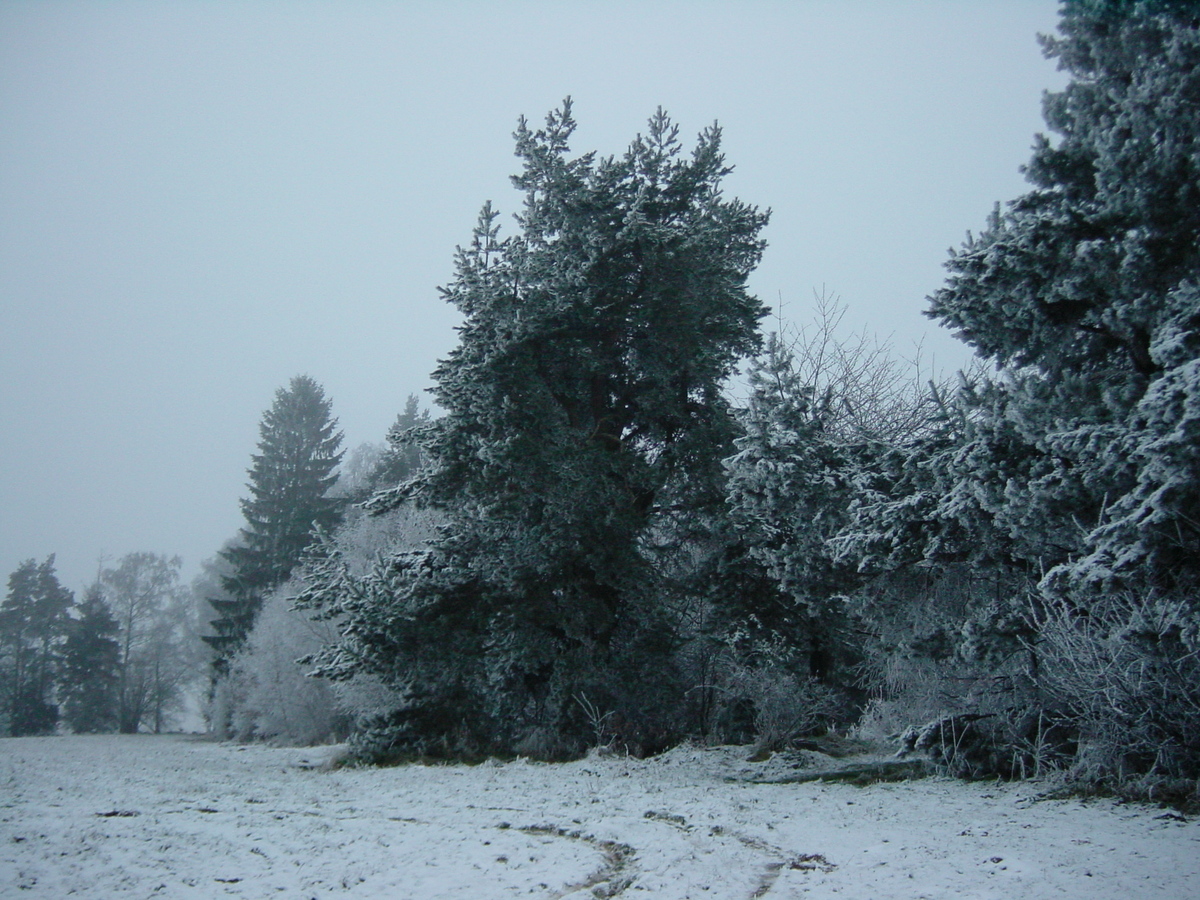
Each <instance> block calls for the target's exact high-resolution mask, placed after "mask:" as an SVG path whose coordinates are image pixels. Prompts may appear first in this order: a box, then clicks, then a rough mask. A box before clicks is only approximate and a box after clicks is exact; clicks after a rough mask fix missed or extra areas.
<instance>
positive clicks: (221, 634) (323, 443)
mask: <svg viewBox="0 0 1200 900" xmlns="http://www.w3.org/2000/svg"><path fill="white" fill-rule="evenodd" d="M331 407H332V404H331V403H330V401H329V400H328V399H327V398H326V396H325V392H324V390H323V389H322V388H321V386H320V385H319V384H317V382H316V381H314V380H313V379H312V378H309V377H308V376H307V375H298V376H296V377H295V378H293V379H292V380H291V383H290V384H289V385H288V387H287V388H280V389H279V390H278V391H276V392H275V402H274V403H273V404H272V405H271V408H270V409H268V410H267V411H266V412H265V413H263V418H262V422H261V423H260V425H259V434H260V440H259V443H258V453H256V454H254V456H253V465H252V466H251V468H250V470H249V474H250V481H249V483H248V484H247V487H248V488H249V490H250V496H249V497H248V498H246V499H244V500H242V513H243V514H244V515H245V518H246V526H245V527H244V528H243V529H242V530H241V532H240V535H239V539H238V541H237V542H236V543H235V544H234V545H233V546H231V547H229V548H227V549H225V550H222V551H221V556H222V557H223V558H224V559H225V560H226V561H228V562H229V563H230V565H231V566H232V567H233V574H232V575H229V576H227V577H225V578H224V579H223V582H224V587H225V590H226V592H227V594H228V596H227V597H223V598H213V599H212V600H211V604H212V607H213V609H214V610H216V612H217V613H218V616H217V618H216V619H214V620H213V621H212V627H213V630H214V632H215V633H214V634H212V635H208V636H205V638H204V640H205V641H206V642H207V643H208V644H209V646H210V647H212V649H213V651H214V653H215V657H214V671H215V673H216V674H218V675H220V674H221V673H223V672H224V671H225V669H226V666H227V663H228V660H229V658H230V657H231V656H232V655H233V654H234V653H235V652H236V651H237V650H238V649H239V648H240V646H241V645H242V643H243V642H244V641H245V639H246V636H247V635H248V634H249V632H250V629H251V628H252V627H253V624H254V618H255V616H256V615H257V614H258V610H259V608H260V607H261V606H262V603H263V600H264V598H265V597H266V596H267V595H268V594H270V593H271V592H272V591H273V590H275V588H277V587H279V586H280V585H281V584H283V583H284V582H285V581H287V579H288V576H289V575H290V574H291V572H292V569H293V568H294V567H295V566H296V564H297V563H298V562H299V561H300V559H301V556H302V555H303V553H304V550H305V548H306V547H307V546H308V545H309V544H310V543H311V541H312V538H313V534H314V531H315V530H318V529H323V530H329V529H332V528H333V527H334V526H335V525H336V524H337V523H338V522H339V521H340V520H341V516H342V509H343V507H344V505H345V499H344V498H339V497H336V496H332V495H331V493H330V492H331V490H332V488H333V487H334V485H335V484H336V483H337V474H336V472H335V470H336V469H337V466H338V463H339V462H340V461H341V458H342V452H341V451H340V450H339V447H340V446H341V443H342V433H341V432H340V431H336V428H337V420H336V419H335V418H333V416H332V414H331Z"/></svg>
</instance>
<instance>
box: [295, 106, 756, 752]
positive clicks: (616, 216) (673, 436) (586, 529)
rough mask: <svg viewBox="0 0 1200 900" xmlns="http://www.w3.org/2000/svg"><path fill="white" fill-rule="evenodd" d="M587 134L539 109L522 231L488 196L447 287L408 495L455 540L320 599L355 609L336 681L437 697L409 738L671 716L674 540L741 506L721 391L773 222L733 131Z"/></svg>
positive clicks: (557, 738) (748, 328)
mask: <svg viewBox="0 0 1200 900" xmlns="http://www.w3.org/2000/svg"><path fill="white" fill-rule="evenodd" d="M574 129H575V122H574V120H573V118H572V116H571V106H570V102H569V101H567V102H566V103H564V104H563V106H562V108H561V109H559V110H557V111H555V112H553V113H551V114H550V115H549V116H548V117H547V119H546V126H545V128H543V129H536V130H535V129H533V128H530V127H529V126H528V125H527V124H526V123H525V121H524V120H522V121H521V123H520V125H519V127H518V129H517V132H516V135H515V137H516V143H517V156H518V157H519V158H520V160H521V163H522V171H521V172H520V174H518V175H516V176H514V178H513V183H514V184H515V186H516V187H517V188H518V189H519V190H521V191H523V192H524V195H525V205H524V209H523V211H522V212H521V214H520V215H519V216H518V217H517V222H518V226H519V231H518V233H517V234H515V235H514V236H512V237H508V238H501V236H500V234H499V225H498V224H497V221H496V220H497V217H498V213H497V212H496V211H495V210H494V209H492V207H491V205H490V204H487V205H485V206H484V209H483V212H482V214H481V215H480V218H479V222H478V226H477V228H476V230H475V233H474V235H473V237H472V240H471V243H470V244H469V245H468V246H466V247H463V248H460V249H459V251H458V254H457V259H456V272H455V276H454V279H453V280H452V282H451V283H450V285H449V286H448V287H446V288H445V289H444V290H443V294H444V296H445V298H446V299H447V300H448V301H449V302H451V303H453V304H454V305H455V306H456V307H457V308H458V309H459V310H460V311H461V312H462V314H463V316H464V323H463V325H462V327H461V328H460V334H461V340H460V343H459V345H458V347H457V348H456V349H455V350H454V351H453V352H452V353H451V355H450V356H449V357H448V358H447V359H446V360H444V361H443V362H442V363H441V364H440V365H439V367H438V369H437V370H436V372H435V379H436V381H437V387H436V388H435V389H434V395H435V396H436V398H437V400H438V403H439V405H440V406H441V407H442V408H443V409H444V410H446V415H445V416H443V417H442V418H440V419H437V420H435V421H434V422H433V423H431V424H430V425H429V426H427V428H426V430H425V440H424V445H423V449H424V451H425V454H426V456H427V459H428V465H427V468H426V469H425V470H423V472H422V474H421V475H420V476H419V477H418V479H417V480H416V482H415V483H414V484H413V485H412V487H411V488H410V490H409V491H407V495H408V496H411V497H415V498H416V500H418V501H419V502H421V503H424V504H427V505H429V506H432V507H435V508H438V509H441V510H443V511H444V512H445V514H446V515H447V516H448V519H449V522H448V524H447V525H446V526H445V528H444V529H443V534H442V536H441V538H440V539H438V540H437V541H435V542H434V545H433V546H432V548H431V549H430V550H429V551H428V552H427V553H424V554H420V555H418V556H416V557H414V556H411V555H409V556H405V557H401V558H398V559H396V560H394V561H393V563H392V565H391V566H390V567H388V568H386V569H383V570H380V571H379V572H377V573H376V575H375V576H374V579H375V580H374V581H373V582H372V583H370V584H368V585H358V586H356V587H353V588H351V587H349V586H348V582H347V581H346V580H345V578H343V577H342V575H344V574H345V573H344V572H343V573H342V575H338V574H336V573H334V571H333V569H332V568H330V569H327V570H326V574H327V576H328V579H327V580H325V581H324V582H323V583H318V584H316V585H314V586H313V590H312V591H311V592H310V598H311V599H313V600H314V602H322V601H324V602H327V603H329V604H330V605H333V606H335V607H336V608H337V609H338V610H339V611H340V612H342V613H343V615H345V616H346V622H347V624H346V626H345V627H344V629H343V630H344V633H345V634H347V636H348V638H347V641H346V643H345V644H344V645H343V646H342V647H340V648H338V650H337V651H335V653H334V654H333V655H331V656H330V659H331V660H332V661H333V664H332V665H331V666H329V667H327V671H329V672H330V673H331V674H337V673H341V674H345V673H347V672H349V671H350V670H365V671H370V672H373V673H374V674H377V675H381V676H382V677H383V678H384V679H385V680H387V681H391V682H393V683H395V684H398V685H399V684H409V685H412V686H413V689H414V690H415V692H416V694H417V696H419V697H420V699H419V700H418V701H416V702H414V704H413V705H412V706H411V707H410V708H409V710H408V711H407V712H406V713H404V716H405V717H407V718H406V719H405V723H403V724H399V723H398V724H397V725H396V728H397V729H398V730H397V731H394V732H393V733H392V734H391V736H390V737H388V738H387V739H388V740H389V741H395V740H410V741H415V742H416V743H418V744H420V745H421V746H424V747H426V748H430V747H433V746H438V747H445V746H447V743H451V744H455V743H457V744H470V743H472V742H474V744H475V745H476V746H477V747H478V746H481V745H484V746H492V747H496V746H499V747H508V748H510V749H511V748H515V749H518V750H520V751H522V752H531V753H543V754H545V753H554V752H561V751H563V750H566V749H569V748H571V747H572V746H578V738H579V736H580V734H581V733H582V731H583V730H584V729H583V724H582V722H581V721H578V720H581V719H582V714H581V713H579V706H580V704H578V703H577V702H576V697H577V696H578V695H579V694H581V693H583V692H587V693H589V696H591V697H593V698H594V699H595V700H596V701H599V702H603V703H605V704H608V705H609V706H610V707H611V708H614V709H619V710H620V711H621V714H622V715H623V716H624V717H626V719H627V720H629V721H631V722H633V721H634V720H637V719H639V718H640V719H642V720H643V721H644V720H647V719H650V720H653V719H655V717H656V716H657V717H658V724H659V725H663V724H664V722H665V720H666V719H668V718H669V714H668V713H665V712H664V710H667V709H668V708H669V707H673V706H674V705H675V704H676V703H677V701H678V697H677V696H671V699H670V700H669V701H668V700H667V699H666V695H667V693H668V692H669V691H670V690H671V689H672V688H671V685H672V678H671V674H670V672H669V668H670V663H669V647H670V645H671V639H672V638H671V635H672V623H671V621H670V614H669V611H668V610H667V609H666V605H665V604H664V602H663V601H664V597H665V596H666V589H665V587H664V583H663V579H662V577H661V574H662V573H661V568H660V567H659V565H658V562H657V559H656V553H657V552H658V550H659V549H660V548H661V546H662V545H663V543H664V542H669V541H670V540H671V534H672V530H673V528H674V527H675V523H676V522H677V521H679V520H680V519H683V518H686V517H687V516H688V515H689V513H690V512H694V511H695V510H696V509H698V508H701V507H703V506H704V505H705V504H719V503H720V499H721V493H720V489H719V482H720V480H721V470H720V457H721V456H722V455H723V454H724V453H726V452H728V449H729V448H730V447H731V441H732V437H733V428H734V426H733V422H732V419H731V416H730V410H729V407H728V404H727V402H726V401H725V399H724V397H723V396H722V393H721V387H722V383H723V381H724V379H725V378H726V377H727V376H729V375H730V374H731V373H732V372H733V370H734V367H735V365H736V363H737V361H738V359H739V358H741V357H742V356H744V355H746V354H748V353H750V352H753V351H754V350H755V349H756V348H757V346H758V342H759V335H758V320H759V319H760V318H761V317H762V316H763V315H764V314H765V312H766V310H765V308H764V307H763V305H762V304H761V303H759V302H758V300H756V299H755V298H754V297H753V296H752V295H751V294H750V293H749V292H748V291H747V290H746V279H747V276H748V275H749V273H750V272H751V270H752V269H753V268H754V266H755V265H756V264H757V263H758V260H759V257H760V255H761V253H762V250H763V247H764V244H763V242H762V241H761V239H760V238H759V232H760V230H761V229H762V227H763V226H764V225H765V224H766V221H767V216H766V214H765V213H761V212H759V211H758V210H757V209H755V208H754V207H751V206H747V205H746V204H744V203H741V202H740V201H738V200H736V199H726V198H725V197H723V195H722V193H721V181H722V178H723V176H724V175H725V174H727V173H728V172H729V168H728V167H727V166H726V164H725V161H724V158H723V156H722V154H721V151H720V131H719V129H718V128H717V127H716V126H713V127H711V128H709V129H706V130H705V131H703V132H702V133H701V134H700V136H699V139H698V141H697V144H696V147H695V148H694V150H693V151H692V152H691V154H690V155H685V154H684V153H683V152H682V148H681V146H680V142H679V140H678V128H677V127H676V126H675V125H674V124H672V122H671V121H670V119H669V118H668V117H667V115H666V114H665V113H663V112H662V111H661V110H660V111H659V112H658V113H657V114H655V115H654V116H653V117H652V118H651V120H650V123H649V128H648V131H647V133H646V134H645V135H644V136H639V137H638V138H637V139H636V140H634V142H633V143H632V144H631V146H630V147H629V149H628V151H627V152H626V153H625V154H624V155H623V156H620V157H608V158H597V157H596V156H595V155H594V154H591V153H588V154H584V155H582V156H578V157H572V156H571V155H570V150H569V141H570V138H571V135H572V132H573V131H574ZM404 495H405V492H400V493H399V494H397V493H392V494H389V495H388V497H389V498H390V500H389V502H394V501H395V500H396V499H397V498H402V497H403V496H404ZM382 505H384V506H386V505H387V504H386V503H384V504H382ZM631 727H632V726H631ZM401 735H405V736H406V737H401Z"/></svg>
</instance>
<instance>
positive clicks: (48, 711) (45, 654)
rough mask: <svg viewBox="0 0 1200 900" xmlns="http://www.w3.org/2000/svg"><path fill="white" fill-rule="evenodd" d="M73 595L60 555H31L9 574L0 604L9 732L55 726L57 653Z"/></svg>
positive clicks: (0, 672)
mask: <svg viewBox="0 0 1200 900" xmlns="http://www.w3.org/2000/svg"><path fill="white" fill-rule="evenodd" d="M72 599H73V597H72V594H71V592H70V591H69V590H67V589H66V588H64V587H63V586H62V585H61V584H60V583H59V581H58V576H57V575H56V574H55V571H54V556H53V555H51V556H48V557H47V558H46V559H45V561H43V562H41V563H38V562H36V561H35V560H32V559H30V560H26V561H25V562H23V563H22V564H21V565H20V566H18V567H17V569H16V571H14V572H13V573H12V574H11V575H10V576H9V579H8V596H7V597H6V598H5V600H4V603H3V604H0V666H2V668H0V691H3V700H4V709H3V713H5V714H6V717H7V719H8V730H9V733H10V734H12V735H14V736H16V735H23V734H43V733H47V732H52V731H53V730H54V727H55V725H56V724H57V722H58V707H57V706H56V705H55V704H54V678H55V665H56V655H57V651H58V647H59V644H61V642H62V638H63V635H64V633H65V628H66V625H67V610H68V609H69V608H70V606H71V601H72Z"/></svg>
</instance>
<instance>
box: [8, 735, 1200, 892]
mask: <svg viewBox="0 0 1200 900" xmlns="http://www.w3.org/2000/svg"><path fill="white" fill-rule="evenodd" d="M337 750H338V748H330V747H325V748H316V749H279V748H271V747H267V746H262V745H250V746H238V745H232V744H218V743H212V742H207V741H204V740H200V739H198V738H195V737H186V736H160V737H152V736H95V737H50V738H15V739H5V740H0V897H5V898H8V897H28V898H47V900H51V898H53V900H62V898H67V897H87V898H123V897H139V898H209V897H243V898H260V897H264V898H265V897H280V898H301V900H308V898H322V900H323V898H334V897H339V898H340V897H345V898H386V900H409V898H411V900H417V898H420V900H432V898H455V900H458V898H469V900H489V898H509V897H535V898H561V897H577V898H590V897H613V896H620V897H623V898H630V897H646V898H655V900H675V898H720V900H725V898H746V900H750V898H758V897H767V898H771V897H801V896H804V897H831V898H833V897H836V898H844V900H884V898H886V900H906V898H913V900H915V898H943V897H959V898H973V900H975V898H978V900H985V898H997V900H1001V898H1003V900H1023V898H1031V900H1041V898H1091V900H1117V898H1120V900H1131V898H1138V900H1144V898H1171V900H1183V898H1195V897H1200V823H1197V822H1191V821H1185V820H1183V818H1182V817H1179V816H1176V815H1175V814H1174V813H1171V812H1169V811H1166V810H1162V809H1156V808H1153V807H1149V806H1137V805H1120V804H1117V803H1114V802H1112V801H1107V800H1105V801H1090V802H1086V803H1085V802H1081V801H1078V800H1065V801H1064V800H1054V801H1035V800H1034V799H1033V798H1034V796H1035V794H1036V792H1037V790H1038V786H1037V785H1036V784H1031V783H1021V784H996V783H986V784H985V783H963V782H958V781H952V780H948V779H939V778H930V779H924V780H916V781H910V782H899V783H891V784H876V785H872V786H870V787H866V788H859V787H852V786H850V785H844V784H824V783H806V784H759V783H751V782H748V781H747V780H746V778H747V777H758V776H763V775H766V776H767V777H770V776H772V775H775V776H778V775H779V774H782V773H783V772H782V768H786V766H784V765H783V763H782V762H780V759H777V760H776V761H774V762H771V761H768V762H765V763H748V762H746V761H745V760H744V757H745V754H746V751H745V749H744V748H711V749H709V748H700V747H681V748H678V749H676V750H673V751H671V752H670V753H667V754H664V755H663V756H660V757H658V758H655V759H650V760H643V761H639V760H633V759H625V758H620V757H600V756H591V757H589V758H587V759H584V760H580V761H578V762H573V763H566V764H557V765H550V764H541V763H530V762H525V761H517V762H511V763H503V764H501V763H495V762H493V763H485V764H483V765H479V766H424V765H408V766H401V767H396V768H387V769H367V768H362V769H349V768H342V769H333V768H330V767H328V766H326V765H325V763H327V762H328V761H329V759H330V758H332V756H333V755H334V754H336V753H337ZM802 764H803V760H793V761H791V762H790V763H788V765H802Z"/></svg>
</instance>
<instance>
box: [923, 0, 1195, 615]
mask: <svg viewBox="0 0 1200 900" xmlns="http://www.w3.org/2000/svg"><path fill="white" fill-rule="evenodd" d="M1061 32H1062V36H1061V37H1058V38H1051V39H1047V40H1046V43H1045V47H1046V51H1047V53H1048V54H1049V55H1050V56H1052V57H1055V58H1057V59H1058V60H1059V64H1060V67H1061V68H1063V69H1065V70H1066V71H1068V72H1069V73H1070V74H1071V76H1072V80H1071V82H1070V83H1069V84H1068V86H1067V87H1066V88H1065V89H1064V90H1063V91H1061V92H1059V93H1056V94H1049V95H1047V97H1046V101H1045V115H1046V121H1047V124H1048V125H1049V126H1050V128H1051V129H1052V130H1053V131H1055V132H1057V134H1058V139H1057V140H1056V141H1051V140H1049V139H1047V138H1045V137H1042V138H1039V140H1038V142H1037V144H1036V146H1035V147H1034V153H1033V158H1032V160H1031V161H1030V163H1029V165H1028V166H1026V167H1025V173H1026V176H1027V177H1028V179H1029V180H1030V181H1031V182H1032V184H1033V186H1034V190H1032V191H1031V192H1030V193H1028V194H1026V195H1025V196H1023V197H1021V198H1019V199H1017V200H1015V201H1013V202H1012V203H1010V204H1009V205H1008V208H1007V209H1006V210H1005V211H1004V212H999V211H997V212H996V213H995V214H994V215H993V216H992V218H991V221H990V222H989V225H988V227H987V229H986V230H985V231H984V232H983V233H982V234H981V235H979V236H978V237H975V238H972V239H971V240H969V241H968V243H967V244H966V246H964V247H963V248H962V249H961V250H960V251H958V252H957V253H955V254H954V255H953V257H952V259H951V260H950V262H949V264H948V267H949V269H950V273H951V274H950V278H949V280H948V282H947V284H946V286H945V287H944V288H943V289H942V290H940V291H938V292H937V293H936V294H935V295H934V296H933V297H932V304H931V308H930V315H932V316H934V317H935V318H937V319H939V320H941V321H942V322H943V323H945V324H947V325H949V326H950V327H952V328H955V329H957V331H958V332H959V333H960V334H961V335H962V336H963V337H964V339H966V340H967V341H968V342H969V343H970V344H971V345H972V346H973V347H974V348H975V349H976V350H977V352H978V353H979V354H980V355H982V356H984V357H985V358H987V359H989V360H991V361H992V362H993V363H995V364H996V365H997V366H998V367H1000V369H1001V375H1000V377H998V378H995V379H993V380H992V381H991V383H989V384H987V385H985V386H984V387H983V389H982V390H981V391H980V392H979V393H978V401H977V402H975V403H974V404H973V406H974V409H975V411H974V413H973V415H972V420H973V425H972V436H971V439H970V440H969V442H968V446H967V447H966V448H964V450H963V451H962V453H961V454H960V458H962V459H966V458H967V457H970V458H971V465H970V469H971V472H970V473H964V474H968V476H969V477H970V478H971V479H972V480H973V482H974V484H975V487H972V488H970V489H969V490H970V492H971V493H972V494H973V495H974V497H975V498H977V500H976V502H978V501H979V500H980V499H981V501H982V502H981V503H979V505H980V506H981V507H982V508H981V512H982V513H983V516H984V517H987V518H990V519H991V520H992V521H993V522H994V523H995V526H996V527H997V528H998V530H999V531H1000V532H1002V533H1007V534H1009V535H1011V536H1012V551H1013V554H1014V555H1015V556H1016V557H1019V558H1024V559H1025V560H1027V562H1028V564H1029V565H1030V567H1031V569H1033V570H1037V571H1046V570H1051V573H1050V577H1049V578H1048V580H1047V581H1046V582H1045V585H1044V586H1045V587H1046V588H1047V589H1052V590H1053V591H1055V592H1062V591H1073V590H1090V589H1091V588H1088V587H1087V586H1088V585H1092V586H1093V587H1094V588H1099V589H1104V590H1107V589H1121V588H1122V587H1128V588H1137V589H1139V590H1148V591H1152V592H1153V591H1167V592H1169V593H1173V594H1176V595H1192V596H1194V595H1195V591H1196V590H1197V588H1200V562H1198V561H1200V523H1197V521H1196V518H1195V510H1196V508H1197V506H1198V505H1200V452H1198V451H1197V449H1196V448H1197V446H1198V442H1197V440H1196V437H1197V435H1200V413H1198V412H1197V408H1198V406H1200V376H1198V375H1197V367H1198V366H1200V362H1198V360H1200V339H1198V337H1197V335H1200V293H1198V290H1200V241H1197V238H1196V236H1197V234H1198V233H1200V102H1198V100H1197V98H1198V97H1200V4H1197V3H1195V2H1171V0H1103V2H1101V0H1088V2H1084V0H1072V2H1068V3H1065V4H1064V7H1063V19H1062V23H1061Z"/></svg>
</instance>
